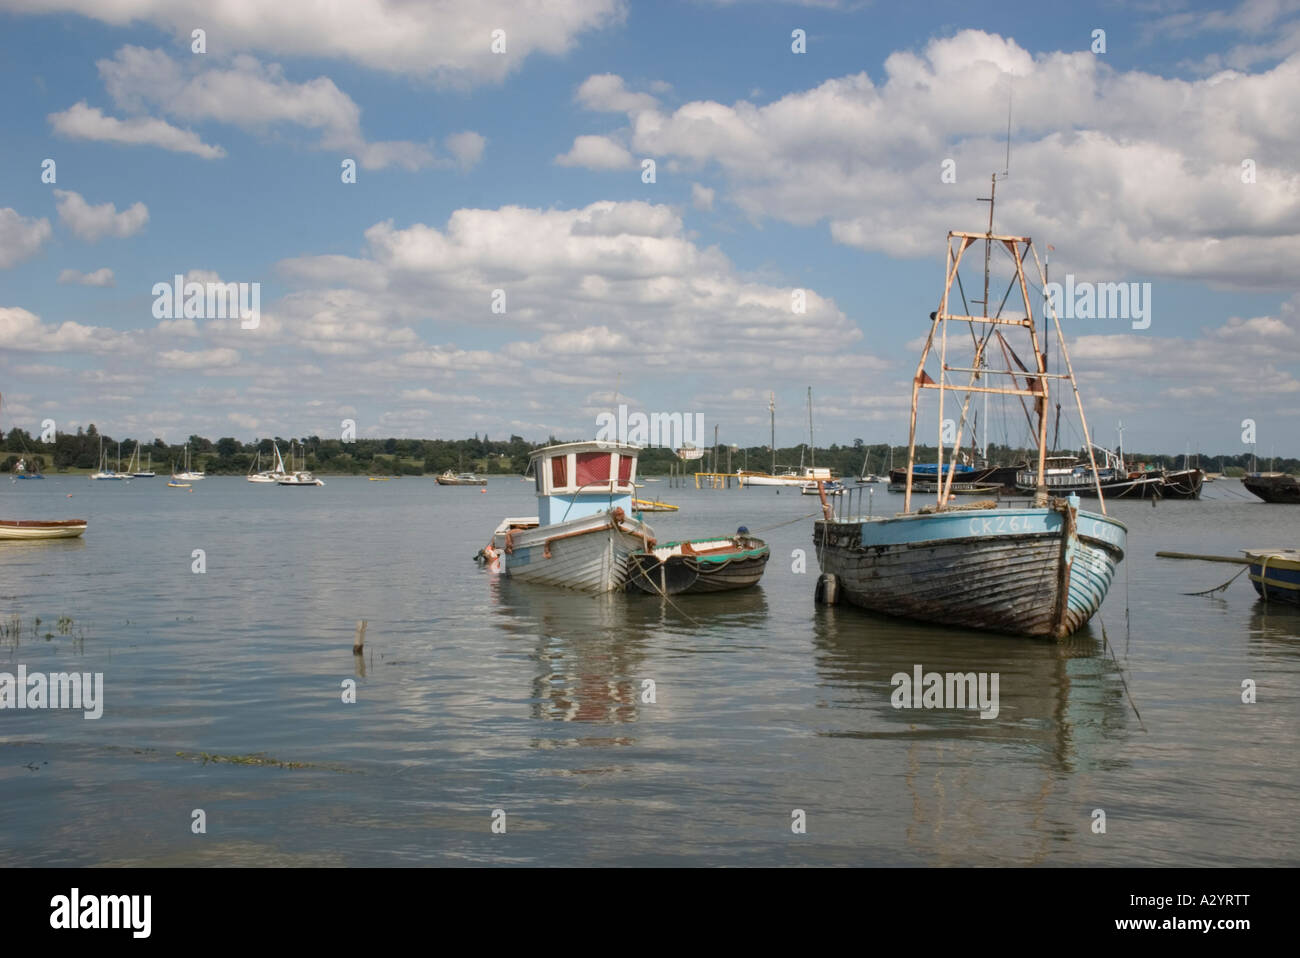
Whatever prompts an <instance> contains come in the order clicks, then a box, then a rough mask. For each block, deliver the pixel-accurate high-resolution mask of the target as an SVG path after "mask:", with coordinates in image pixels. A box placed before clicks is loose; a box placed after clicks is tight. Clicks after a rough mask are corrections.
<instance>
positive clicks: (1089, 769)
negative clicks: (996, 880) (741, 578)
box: [813, 607, 1135, 865]
mask: <svg viewBox="0 0 1300 958" xmlns="http://www.w3.org/2000/svg"><path fill="white" fill-rule="evenodd" d="M955 639H958V640H957V641H954V640H955ZM813 654H814V665H815V668H816V672H817V677H818V680H819V681H818V685H819V688H820V691H821V702H820V706H821V708H822V710H823V718H822V719H821V721H820V723H819V728H818V730H817V734H819V735H821V736H824V737H828V738H836V739H842V740H844V745H843V749H844V750H843V751H842V752H841V754H840V758H841V762H840V765H839V767H844V768H847V767H852V766H854V765H855V763H856V764H857V765H858V767H860V768H861V769H862V772H861V782H860V783H855V782H853V781H852V780H848V781H845V782H844V783H843V785H842V788H843V791H844V792H845V794H853V793H854V792H855V786H858V785H860V792H861V794H862V795H863V796H864V802H865V803H866V805H867V806H868V807H870V809H871V819H872V822H873V827H872V829H871V831H870V833H869V834H870V841H871V842H872V846H873V850H874V854H875V855H876V856H877V857H878V858H879V860H882V861H890V862H894V863H905V864H926V865H935V864H942V865H972V864H985V865H987V864H991V863H997V864H1001V865H1031V864H1038V863H1042V862H1046V861H1049V860H1057V859H1059V858H1060V857H1061V856H1062V855H1066V856H1068V855H1070V854H1075V853H1076V850H1070V849H1068V847H1067V845H1068V843H1069V842H1070V841H1071V837H1072V836H1078V839H1077V841H1078V842H1086V841H1087V839H1088V837H1090V833H1089V831H1088V827H1087V819H1086V817H1085V818H1083V819H1082V820H1080V819H1078V818H1077V817H1072V816H1076V815H1077V813H1078V810H1077V808H1076V807H1075V806H1076V805H1077V802H1075V801H1074V796H1073V793H1072V792H1071V791H1070V788H1071V785H1070V780H1071V777H1072V776H1079V775H1086V774H1089V773H1097V772H1102V771H1107V770H1109V771H1113V770H1114V769H1116V768H1117V767H1119V768H1122V767H1123V766H1124V765H1126V764H1127V760H1126V759H1124V758H1123V757H1120V756H1122V750H1121V746H1122V744H1123V742H1124V740H1125V739H1126V738H1127V737H1128V733H1129V729H1130V727H1131V723H1133V722H1134V721H1135V720H1134V718H1133V713H1132V711H1131V710H1130V708H1129V705H1128V702H1127V701H1126V699H1125V696H1124V692H1123V688H1122V686H1121V684H1120V682H1119V681H1118V680H1117V678H1116V672H1115V666H1114V664H1113V663H1112V662H1111V661H1110V660H1109V658H1108V657H1106V656H1105V655H1104V654H1103V649H1102V642H1101V638H1100V630H1099V629H1097V628H1096V627H1095V626H1091V625H1090V626H1085V627H1084V628H1083V629H1081V630H1080V631H1078V632H1076V633H1075V634H1074V635H1072V636H1070V637H1068V638H1066V639H1064V640H1062V641H1060V642H1056V643H1021V642H1016V641H1014V640H1009V639H1007V638H1005V637H1002V636H997V635H992V634H989V633H983V632H975V631H962V632H961V634H960V636H959V637H958V636H954V634H953V632H952V630H951V629H938V628H934V627H931V626H927V625H924V624H920V623H913V622H908V621H900V620H898V619H892V618H888V617H885V616H881V615H876V614H869V613H863V612H862V611H861V610H857V609H845V608H843V607H824V608H821V609H819V610H818V614H817V617H816V620H815V623H814V632H813ZM918 664H919V665H921V666H922V667H923V668H924V670H925V671H926V672H930V671H933V672H939V673H944V674H946V673H948V672H958V673H967V672H976V673H986V674H992V673H996V674H998V676H999V685H998V699H999V701H998V716H997V718H995V719H981V718H980V717H979V712H978V711H975V710H969V711H960V710H956V709H933V708H932V709H922V708H906V709H904V708H894V706H893V704H892V701H891V696H892V693H893V690H894V688H895V686H894V684H893V683H892V682H891V679H892V678H893V676H894V675H896V674H898V673H903V674H908V675H910V674H912V672H913V669H914V668H915V667H916V666H917V665H918ZM854 741H857V743H858V746H859V747H858V748H857V750H856V753H855V749H854V746H853V745H852V744H851V743H853V742H854ZM868 752H870V755H871V756H872V757H871V760H870V761H869V762H868V761H867V760H866V755H867V753H868ZM891 779H892V781H891ZM1088 807H1089V808H1090V807H1091V806H1088ZM1084 815H1085V816H1086V809H1085V812H1084ZM1080 821H1082V822H1083V824H1082V826H1081V825H1080ZM852 840H853V836H849V837H846V839H845V841H846V843H850V842H851V841H852ZM863 840H864V841H865V840H866V839H865V838H864V839H863ZM1077 853H1078V854H1082V853H1083V852H1082V849H1078V850H1077Z"/></svg>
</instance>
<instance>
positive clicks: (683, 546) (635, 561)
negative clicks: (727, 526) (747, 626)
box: [628, 526, 771, 595]
mask: <svg viewBox="0 0 1300 958" xmlns="http://www.w3.org/2000/svg"><path fill="white" fill-rule="evenodd" d="M741 528H742V529H743V528H744V527H743V526H742V527H741ZM770 557H771V550H770V549H768V547H767V544H766V543H765V542H764V541H763V540H762V539H756V538H754V537H753V536H751V535H748V534H746V533H744V532H738V533H736V535H734V536H714V537H713V538H710V539H690V540H686V541H682V542H665V543H663V544H662V545H657V546H655V547H654V548H653V549H645V550H642V551H640V552H634V553H632V555H631V556H630V557H629V558H628V589H629V591H630V590H631V589H638V590H640V591H641V592H648V593H649V594H651V595H677V594H679V593H683V592H727V591H730V590H732V589H745V588H748V587H749V586H752V585H756V584H757V583H758V580H759V579H761V578H762V577H763V570H764V569H765V568H766V567H767V560H768V559H769V558H770Z"/></svg>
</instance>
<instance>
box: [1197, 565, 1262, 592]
mask: <svg viewBox="0 0 1300 958" xmlns="http://www.w3.org/2000/svg"><path fill="white" fill-rule="evenodd" d="M1249 568H1250V566H1248V565H1244V566H1242V567H1241V568H1240V569H1238V570H1237V575H1234V576H1233V577H1232V578H1231V579H1229V580H1228V581H1227V582H1225V583H1223V585H1216V586H1215V587H1214V588H1213V589H1206V590H1205V591H1204V592H1184V593H1183V595H1214V593H1216V592H1222V591H1223V590H1224V589H1226V588H1227V587H1228V586H1230V585H1232V583H1234V582H1236V581H1237V577H1238V576H1240V575H1241V574H1242V573H1243V572H1245V571H1246V570H1247V569H1249Z"/></svg>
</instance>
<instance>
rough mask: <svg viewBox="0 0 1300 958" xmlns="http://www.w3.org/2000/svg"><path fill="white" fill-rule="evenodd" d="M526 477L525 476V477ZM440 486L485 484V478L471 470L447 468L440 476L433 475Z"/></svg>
mask: <svg viewBox="0 0 1300 958" xmlns="http://www.w3.org/2000/svg"><path fill="white" fill-rule="evenodd" d="M525 478H526V477H525ZM435 479H436V481H437V483H438V485H440V486H486V485H487V480H486V479H484V478H483V477H482V476H476V475H474V473H472V472H460V473H456V472H452V471H451V470H450V469H448V470H447V471H446V472H444V473H443V474H442V475H440V476H436V477H435Z"/></svg>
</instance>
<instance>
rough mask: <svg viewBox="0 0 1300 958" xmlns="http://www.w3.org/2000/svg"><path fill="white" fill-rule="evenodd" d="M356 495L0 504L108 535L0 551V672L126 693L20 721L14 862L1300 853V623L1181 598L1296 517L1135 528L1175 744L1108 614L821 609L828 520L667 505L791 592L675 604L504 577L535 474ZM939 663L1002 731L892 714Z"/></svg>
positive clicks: (1140, 585) (7, 798) (996, 859)
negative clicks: (1246, 690)
mask: <svg viewBox="0 0 1300 958" xmlns="http://www.w3.org/2000/svg"><path fill="white" fill-rule="evenodd" d="M327 483H328V484H327V485H326V486H325V487H323V488H308V489H289V488H280V487H276V486H270V487H263V486H255V485H251V484H249V483H247V482H245V481H243V480H242V479H241V478H213V479H208V480H206V481H204V482H202V483H196V484H195V486H194V491H193V492H186V491H184V490H177V489H169V488H167V487H166V485H165V479H163V478H157V479H152V480H137V481H135V482H132V483H130V484H129V485H121V484H118V483H106V482H91V481H89V480H87V479H84V478H71V477H67V478H58V477H55V478H50V479H47V480H45V481H44V482H40V483H35V482H27V483H11V482H3V483H0V516H4V517H6V518H41V517H43V518H60V517H71V516H84V517H87V518H89V519H90V528H89V531H88V532H87V534H86V536H85V538H84V539H82V540H75V541H71V542H53V543H8V542H6V543H0V620H2V621H3V622H4V623H10V622H11V621H12V619H13V617H15V616H16V617H18V618H19V619H20V620H21V621H22V623H23V634H22V635H21V636H19V637H18V638H17V639H16V640H15V637H14V636H12V635H8V636H6V637H4V638H3V639H0V670H8V671H13V669H14V668H15V667H16V666H17V664H18V663H24V664H26V666H27V668H28V670H29V671H44V672H52V671H67V670H70V669H75V670H78V671H88V672H103V673H104V676H105V679H104V681H105V698H106V704H105V708H104V715H103V717H102V718H101V719H100V720H98V721H85V720H84V719H83V718H82V717H81V713H80V712H55V711H12V710H5V711H0V794H3V796H4V797H3V800H2V801H0V810H2V812H0V865H19V864H41V865H66V864H71V865H103V864H139V865H205V864H259V865H271V864H277V865H279V864H325V865H349V864H357V865H361V864H365V865H400V864H508V863H526V864H542V865H565V864H596V865H610V864H651V865H653V864H729V865H744V864H778V865H786V864H879V865H968V864H1091V865H1104V864H1135V865H1162V864H1170V865H1173V864H1183V865H1214V864H1270V865H1281V864H1295V862H1296V861H1297V859H1298V858H1300V815H1297V814H1296V812H1297V801H1296V794H1297V787H1298V786H1300V773H1298V772H1297V768H1298V767H1300V763H1297V761H1296V755H1297V754H1298V753H1300V732H1298V731H1297V720H1300V684H1298V682H1297V680H1298V679H1300V614H1297V613H1296V612H1293V611H1288V610H1285V609H1280V608H1278V607H1277V606H1276V605H1273V606H1270V607H1265V606H1264V605H1263V604H1261V603H1259V602H1258V601H1257V600H1256V598H1255V593H1254V590H1253V589H1252V588H1251V587H1250V585H1249V583H1248V582H1247V581H1246V579H1245V577H1244V576H1242V577H1241V578H1240V579H1239V580H1238V581H1237V582H1236V583H1234V584H1233V585H1232V586H1231V587H1230V588H1229V589H1228V590H1227V591H1226V592H1225V593H1221V594H1220V596H1219V597H1215V598H1209V597H1192V596H1187V595H1182V594H1181V593H1183V592H1190V591H1195V590H1199V589H1208V588H1211V587H1213V586H1215V585H1218V584H1220V583H1222V582H1223V581H1225V580H1226V579H1227V578H1228V577H1229V576H1231V575H1232V574H1233V572H1235V571H1236V567H1233V566H1228V565H1210V564H1206V563H1196V562H1177V561H1170V560H1158V559H1155V558H1154V557H1153V553H1154V552H1155V551H1156V550H1157V549H1173V550H1181V551H1186V552H1213V553H1219V554H1230V553H1233V552H1234V551H1235V550H1237V549H1240V548H1245V547H1250V546H1284V545H1287V546H1295V545H1296V544H1297V540H1298V539H1300V508H1297V507H1288V506H1269V505H1267V504H1264V503H1260V502H1256V501H1254V500H1251V499H1247V498H1244V493H1243V492H1242V490H1241V488H1240V483H1238V482H1231V481H1226V482H1225V481H1221V482H1218V483H1215V484H1213V485H1210V486H1207V487H1206V496H1207V498H1206V499H1205V500H1203V501H1201V502H1190V503H1184V502H1166V503H1162V504H1161V505H1160V506H1159V507H1158V508H1156V509H1153V508H1152V507H1151V506H1150V505H1149V504H1145V503H1114V504H1112V506H1111V509H1112V512H1113V513H1114V514H1116V515H1118V517H1119V518H1121V519H1122V520H1124V521H1125V522H1126V523H1128V525H1129V529H1130V536H1129V555H1128V558H1127V560H1126V562H1125V564H1124V566H1123V567H1122V568H1121V571H1120V575H1119V576H1118V578H1117V580H1116V582H1115V585H1114V587H1113V588H1112V590H1111V594H1110V596H1109V598H1108V600H1107V602H1106V605H1105V608H1104V609H1103V612H1102V621H1104V623H1105V628H1106V631H1107V634H1108V636H1109V638H1110V641H1111V644H1112V645H1113V646H1114V648H1115V651H1116V653H1117V654H1118V657H1119V660H1120V662H1121V663H1122V664H1124V666H1125V669H1126V672H1125V674H1126V676H1127V679H1128V682H1129V687H1130V689H1131V692H1132V695H1133V698H1134V700H1135V701H1136V703H1137V707H1138V709H1139V710H1140V712H1141V716H1142V723H1144V724H1145V726H1146V730H1145V731H1144V730H1143V729H1142V727H1141V724H1142V723H1139V720H1138V718H1137V717H1136V715H1135V714H1134V711H1133V708H1132V707H1131V706H1130V704H1129V702H1128V698H1127V697H1126V695H1125V692H1124V688H1123V685H1122V684H1121V681H1120V673H1119V671H1118V670H1117V668H1116V666H1115V665H1114V663H1113V662H1112V661H1111V660H1110V657H1109V655H1103V652H1102V642H1101V637H1102V636H1101V628H1100V624H1099V623H1098V621H1097V620H1096V619H1094V620H1093V623H1092V625H1091V626H1090V627H1089V630H1088V631H1086V632H1084V633H1081V634H1079V635H1076V636H1075V637H1073V638H1072V639H1071V640H1069V641H1068V642H1067V643H1064V644H1059V645H1058V644H1054V643H1047V642H1034V641H1027V640H1022V639H1015V638H1007V637H1001V636H992V635H983V634H979V633H973V632H960V631H950V630H938V629H931V628H925V627H920V626H916V625H910V624H906V623H901V622H897V621H891V620H886V619H880V618H875V617H872V616H869V615H867V614H865V613H862V612H860V611H859V610H856V609H853V608H848V607H844V608H840V607H837V608H834V609H825V608H821V607H818V606H816V605H815V604H814V602H813V599H812V595H813V587H814V585H815V581H816V572H817V570H816V561H815V556H813V555H812V550H811V533H812V520H811V519H802V520H800V521H796V522H789V520H792V519H796V518H797V517H800V516H806V515H808V514H810V513H812V512H814V511H815V504H816V499H814V498H811V497H801V496H797V495H791V494H790V493H789V492H788V491H787V492H785V493H782V494H780V495H777V494H775V493H774V492H773V491H772V490H757V489H756V490H749V491H735V490H732V491H696V490H694V489H669V488H668V484H667V482H659V483H654V484H650V485H648V486H647V488H646V490H645V491H644V493H643V494H646V493H648V494H651V495H655V494H657V495H660V496H662V497H663V498H664V499H665V500H667V501H670V502H675V503H679V504H681V505H682V511H681V512H680V513H677V514H665V513H660V514H654V515H647V519H648V520H649V521H650V522H651V523H652V524H653V525H654V526H655V529H656V532H657V533H658V535H659V538H661V539H665V538H671V537H676V536H678V535H686V534H693V535H701V534H720V533H728V532H731V531H734V529H735V528H736V526H737V525H739V524H742V523H743V524H745V525H748V526H749V527H750V529H751V530H752V531H753V532H755V533H756V534H759V535H761V536H763V537H764V538H765V539H766V540H767V541H768V542H769V544H770V545H771V546H772V551H773V559H772V561H771V563H770V564H769V566H768V571H767V574H766V576H765V578H764V580H763V583H762V586H761V587H760V588H759V589H755V590H751V591H749V592H745V593H735V594H732V595H730V596H726V595H723V596H713V597H711V596H681V597H676V599H675V600H674V601H675V603H676V607H674V606H673V605H668V604H665V603H664V602H663V601H662V600H659V599H654V598H652V597H648V596H622V595H616V596H605V597H601V598H590V597H586V596H581V595H577V594H574V593H569V592H566V591H563V590H549V589H543V588H538V587H532V588H529V587H527V586H524V585H521V584H519V583H512V582H510V581H509V580H499V579H497V578H496V577H494V576H491V575H489V574H487V573H486V572H484V571H482V570H480V569H479V568H478V567H477V566H476V565H475V564H474V563H473V562H471V558H472V556H473V555H474V554H475V552H476V551H477V550H478V548H479V547H480V546H481V545H482V544H483V543H485V542H486V541H487V540H488V538H489V535H490V533H491V531H492V529H493V527H494V526H495V524H496V523H497V522H498V521H499V519H500V518H501V517H502V516H505V515H529V514H532V513H533V512H534V511H535V510H534V508H533V501H534V500H533V498H532V485H531V483H527V484H526V483H522V482H519V481H518V480H517V479H503V480H493V481H492V483H491V485H490V486H489V488H488V491H487V493H486V494H483V493H480V491H479V490H478V489H476V488H443V487H439V486H436V485H435V484H434V483H433V481H432V480H431V479H416V478H406V479H401V480H398V481H393V482H386V483H377V482H366V481H365V480H364V479H327ZM882 490H883V487H882ZM69 493H71V494H72V497H71V498H67V496H68V494H69ZM875 500H876V504H875V509H876V511H877V512H888V511H895V510H896V509H897V508H898V505H899V503H900V502H901V497H893V496H889V495H888V494H886V493H884V492H883V491H882V492H881V493H879V494H877V495H876V496H875ZM782 523H786V524H783V525H782ZM773 527H775V528H773ZM195 549H203V550H204V551H205V554H206V564H207V571H206V573H204V574H195V573H194V572H192V571H191V566H192V563H193V562H194V560H193V559H192V558H191V553H192V551H193V550H195ZM796 549H804V550H808V560H809V569H808V571H807V572H805V573H802V574H801V573H798V572H795V571H793V565H794V561H793V560H792V552H793V550H796ZM1126 607H1127V608H1128V610H1129V612H1130V621H1129V627H1128V628H1127V629H1126V625H1125V618H1126ZM61 616H66V617H71V619H72V624H71V625H70V626H69V625H67V624H66V623H65V625H64V628H65V630H66V631H67V632H68V634H66V635H59V634H57V633H58V631H59V628H58V626H57V625H56V622H57V620H58V619H59V618H60V617H61ZM37 617H39V618H40V619H41V625H40V627H39V633H38V634H36V633H35V630H34V621H35V619H36V618H37ZM357 619H368V620H369V630H368V633H367V652H366V655H365V657H364V673H365V674H364V676H361V675H359V674H358V670H357V667H356V662H355V660H354V657H353V655H352V652H351V645H352V635H353V630H354V626H355V623H356V620H357ZM51 631H52V632H55V633H56V634H55V635H54V637H53V638H50V639H46V638H45V637H44V635H45V633H46V632H51ZM916 664H920V665H922V666H924V668H925V670H926V671H930V670H934V671H962V672H966V671H976V672H997V673H1000V676H1001V679H1000V695H1001V703H1000V706H1001V712H1000V714H999V716H998V717H997V718H996V719H994V720H981V719H980V718H979V717H978V715H977V714H976V713H974V712H957V711H942V710H895V709H894V708H892V707H891V705H890V692H891V691H892V687H891V685H890V677H891V676H892V675H893V674H894V673H896V672H900V671H902V672H908V673H910V672H911V671H912V667H913V666H914V665H916ZM349 678H352V679H355V680H356V682H357V686H358V689H357V696H358V701H357V702H356V704H350V705H349V704H343V703H342V701H341V692H342V689H341V683H342V682H343V681H344V680H346V679H349ZM646 679H650V680H653V682H654V683H655V698H656V701H655V702H654V703H646V702H643V701H642V694H641V690H642V683H643V681H644V680H646ZM1244 679H1253V680H1254V681H1255V683H1256V684H1257V687H1258V702H1257V703H1256V704H1253V705H1243V704H1242V703H1241V701H1240V687H1241V682H1242V680H1244ZM205 752H206V753H210V754H214V755H222V756H247V755H250V754H255V753H262V754H264V755H266V756H270V757H273V758H275V759H279V760H282V761H285V762H293V763H303V766H304V767H296V768H279V767H266V766H249V765H237V764H230V763H212V762H208V763H206V764H205V763H204V762H203V760H202V759H201V758H199V757H197V756H198V755H199V754H200V753H205ZM177 753H184V754H180V755H178V754H177ZM199 808H201V809H203V810H204V811H205V812H206V815H207V834H205V835H194V834H192V833H191V829H190V823H191V811H192V810H193V809H199ZM496 808H501V809H504V810H505V811H506V813H507V828H508V830H507V833H506V834H504V835H498V834H493V833H492V831H491V829H490V825H491V813H492V810H493V809H496ZM1095 808H1101V809H1104V810H1105V812H1106V815H1107V831H1106V834H1104V835H1098V834H1093V832H1092V831H1091V828H1090V826H1091V822H1092V819H1091V817H1090V815H1091V812H1092V810H1093V809H1095ZM793 809H803V810H805V812H806V814H807V822H808V829H807V834H804V835H796V834H792V832H791V828H790V822H791V812H792V810H793Z"/></svg>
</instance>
